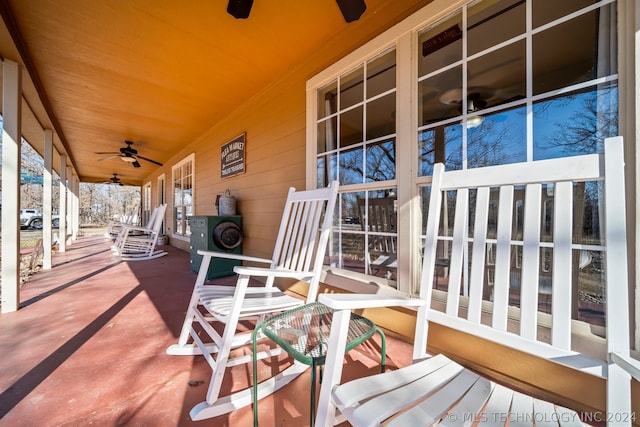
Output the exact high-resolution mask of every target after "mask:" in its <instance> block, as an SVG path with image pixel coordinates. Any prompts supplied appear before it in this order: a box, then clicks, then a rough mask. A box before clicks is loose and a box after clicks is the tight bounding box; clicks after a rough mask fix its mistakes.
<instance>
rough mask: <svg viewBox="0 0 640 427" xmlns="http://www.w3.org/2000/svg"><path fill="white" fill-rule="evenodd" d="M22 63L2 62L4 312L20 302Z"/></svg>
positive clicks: (13, 309)
mask: <svg viewBox="0 0 640 427" xmlns="http://www.w3.org/2000/svg"><path fill="white" fill-rule="evenodd" d="M21 103H22V71H21V68H20V64H18V63H17V62H13V61H10V60H8V59H5V60H4V61H3V63H2V115H3V126H2V276H1V277H2V312H3V313H9V312H13V311H17V310H18V307H19V306H20V155H21V153H20V143H21V135H20V132H21V128H22V115H21V108H22V106H21Z"/></svg>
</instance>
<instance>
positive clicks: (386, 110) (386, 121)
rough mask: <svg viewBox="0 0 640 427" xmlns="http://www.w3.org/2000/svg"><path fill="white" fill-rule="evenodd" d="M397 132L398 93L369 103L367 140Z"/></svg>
mask: <svg viewBox="0 0 640 427" xmlns="http://www.w3.org/2000/svg"><path fill="white" fill-rule="evenodd" d="M395 132H396V94H395V92H394V93H390V94H389V95H386V96H383V97H382V98H378V99H376V100H375V101H371V102H368V103H367V140H372V139H375V138H380V137H382V136H386V135H392V134H394V133H395Z"/></svg>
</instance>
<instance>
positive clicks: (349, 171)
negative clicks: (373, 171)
mask: <svg viewBox="0 0 640 427" xmlns="http://www.w3.org/2000/svg"><path fill="white" fill-rule="evenodd" d="M362 162H363V159H362V147H358V148H355V149H353V150H345V151H342V152H341V153H340V185H346V184H361V183H362V182H364V178H363V176H364V174H363V168H364V165H363V163H362Z"/></svg>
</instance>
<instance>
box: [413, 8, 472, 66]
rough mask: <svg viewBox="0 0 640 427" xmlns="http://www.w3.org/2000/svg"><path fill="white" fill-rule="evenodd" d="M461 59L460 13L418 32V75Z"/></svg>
mask: <svg viewBox="0 0 640 427" xmlns="http://www.w3.org/2000/svg"><path fill="white" fill-rule="evenodd" d="M461 59H462V15H461V13H460V12H459V11H458V12H457V13H456V14H455V15H453V16H452V17H450V18H447V19H446V20H444V21H442V22H439V23H437V24H436V25H434V26H432V27H429V28H427V29H426V30H424V31H422V32H420V34H418V76H419V77H420V76H424V75H426V74H429V73H431V72H433V71H435V70H438V69H440V68H442V67H446V66H448V65H451V64H452V63H454V62H456V61H459V60H461Z"/></svg>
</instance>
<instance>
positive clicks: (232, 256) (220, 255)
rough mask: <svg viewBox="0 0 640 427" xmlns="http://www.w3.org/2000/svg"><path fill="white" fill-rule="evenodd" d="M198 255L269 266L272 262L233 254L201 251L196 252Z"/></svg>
mask: <svg viewBox="0 0 640 427" xmlns="http://www.w3.org/2000/svg"><path fill="white" fill-rule="evenodd" d="M198 255H203V256H204V255H206V256H210V257H211V258H225V259H235V260H240V261H250V262H261V263H265V264H270V263H271V262H272V261H271V260H270V259H266V258H258V257H252V256H248V255H242V254H233V253H228V252H214V251H205V250H202V249H200V250H198Z"/></svg>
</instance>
